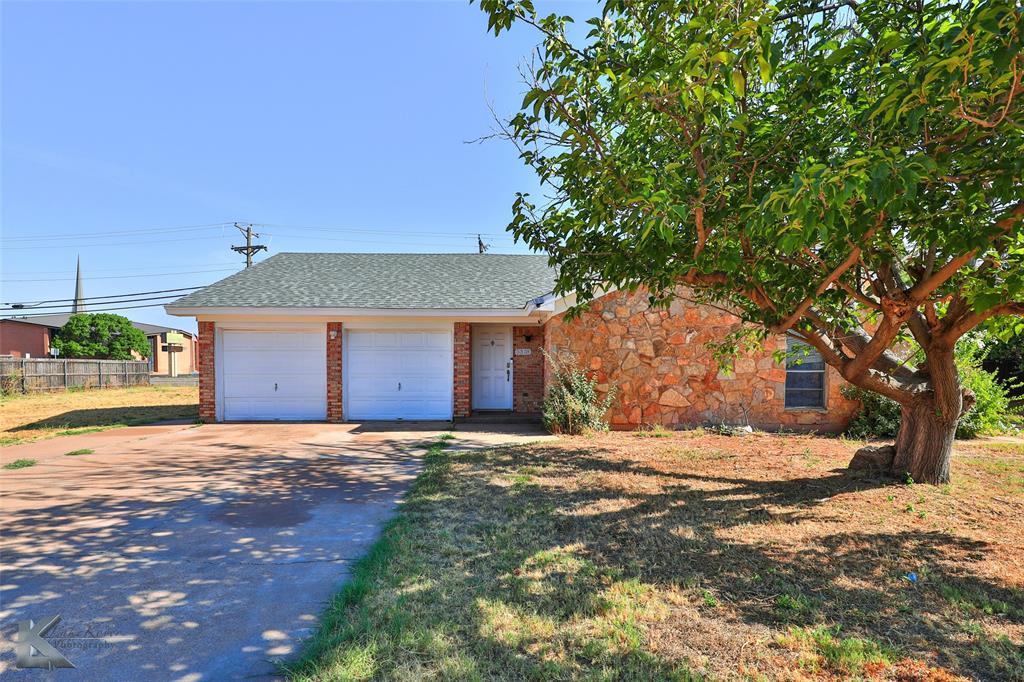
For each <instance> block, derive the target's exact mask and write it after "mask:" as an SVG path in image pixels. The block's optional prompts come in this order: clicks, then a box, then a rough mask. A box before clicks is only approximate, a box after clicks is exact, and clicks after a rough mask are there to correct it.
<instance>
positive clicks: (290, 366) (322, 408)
mask: <svg viewBox="0 0 1024 682" xmlns="http://www.w3.org/2000/svg"><path fill="white" fill-rule="evenodd" d="M325 337H326V334H325V333H324V332H323V331H308V332H307V331H301V332H299V331H296V332H285V331H241V330H238V331H233V330H225V331H223V332H222V336H221V347H220V350H219V351H218V357H217V361H218V364H219V365H220V377H219V378H218V379H217V381H218V382H220V383H221V384H222V387H221V389H220V391H221V401H222V402H221V405H222V408H221V409H222V411H221V419H226V420H228V421H231V420H270V419H273V420H322V419H326V418H327V359H326V358H327V340H326V338H325Z"/></svg>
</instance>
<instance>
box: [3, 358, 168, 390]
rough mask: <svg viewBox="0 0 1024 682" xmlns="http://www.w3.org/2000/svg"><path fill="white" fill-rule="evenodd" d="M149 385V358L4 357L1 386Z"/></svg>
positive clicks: (58, 388)
mask: <svg viewBox="0 0 1024 682" xmlns="http://www.w3.org/2000/svg"><path fill="white" fill-rule="evenodd" d="M145 384H149V362H147V361H146V360H60V359H49V358H39V359H35V358H14V359H2V358H0V388H2V389H3V392H4V393H31V392H32V391H60V390H64V389H68V388H121V387H124V386H140V385H145Z"/></svg>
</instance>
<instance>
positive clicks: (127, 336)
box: [50, 313, 150, 360]
mask: <svg viewBox="0 0 1024 682" xmlns="http://www.w3.org/2000/svg"><path fill="white" fill-rule="evenodd" d="M50 345H52V346H53V347H54V348H56V349H57V350H58V352H60V354H61V356H62V357H66V358H99V359H103V360H131V359H132V358H133V357H134V356H133V355H132V353H133V352H134V353H136V354H137V355H138V356H141V357H144V358H148V357H149V351H150V349H149V342H148V341H147V340H146V335H145V334H143V333H142V330H140V329H136V328H135V327H134V326H132V323H131V320H129V319H128V318H127V317H124V316H122V315H114V314H112V313H81V314H78V315H72V316H71V318H70V319H68V321H67V323H65V325H64V326H63V327H61V329H60V331H59V332H57V335H56V337H55V338H54V339H53V342H52V343H51V344H50Z"/></svg>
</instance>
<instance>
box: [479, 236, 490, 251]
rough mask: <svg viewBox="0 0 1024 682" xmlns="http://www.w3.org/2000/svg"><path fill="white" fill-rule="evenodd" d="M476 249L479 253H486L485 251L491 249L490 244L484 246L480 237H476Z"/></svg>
mask: <svg viewBox="0 0 1024 682" xmlns="http://www.w3.org/2000/svg"><path fill="white" fill-rule="evenodd" d="M476 248H477V250H478V252H479V253H486V252H487V249H489V248H491V245H490V244H484V240H483V239H481V238H480V235H477V236H476Z"/></svg>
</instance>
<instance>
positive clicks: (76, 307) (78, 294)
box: [71, 256, 85, 315]
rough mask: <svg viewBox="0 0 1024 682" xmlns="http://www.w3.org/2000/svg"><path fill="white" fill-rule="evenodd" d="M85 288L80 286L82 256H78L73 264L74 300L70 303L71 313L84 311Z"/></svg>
mask: <svg viewBox="0 0 1024 682" xmlns="http://www.w3.org/2000/svg"><path fill="white" fill-rule="evenodd" d="M84 298H85V290H84V289H83V288H82V257H81V256H79V257H78V263H77V265H76V266H75V302H74V303H72V304H71V314H72V315H73V314H75V313H84V312H85V302H84V300H83V299H84Z"/></svg>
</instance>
